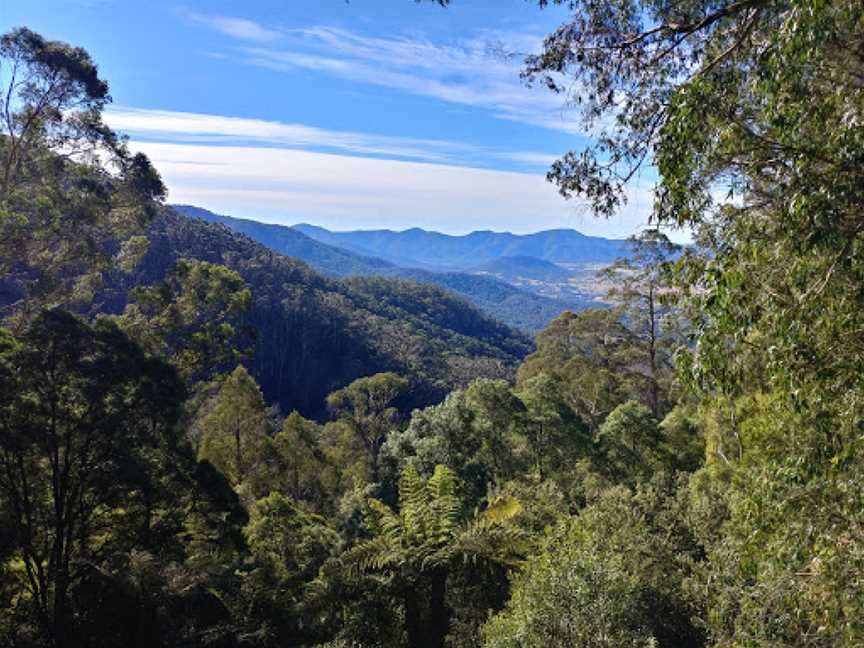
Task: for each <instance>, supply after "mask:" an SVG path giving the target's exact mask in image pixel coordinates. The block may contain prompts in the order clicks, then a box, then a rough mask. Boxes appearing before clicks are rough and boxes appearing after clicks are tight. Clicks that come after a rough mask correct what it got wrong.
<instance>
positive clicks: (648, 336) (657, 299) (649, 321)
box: [600, 229, 682, 417]
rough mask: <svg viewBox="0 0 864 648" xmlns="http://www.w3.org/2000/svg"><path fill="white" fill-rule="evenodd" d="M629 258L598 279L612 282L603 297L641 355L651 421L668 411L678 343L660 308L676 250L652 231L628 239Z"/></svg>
mask: <svg viewBox="0 0 864 648" xmlns="http://www.w3.org/2000/svg"><path fill="white" fill-rule="evenodd" d="M629 243H630V247H631V250H630V254H628V255H627V256H624V257H620V258H618V259H616V260H615V263H613V264H612V265H611V266H609V267H607V268H604V269H603V270H602V271H601V272H600V276H601V277H604V278H606V279H608V280H610V281H611V282H612V286H611V287H610V289H609V291H608V293H607V297H609V298H611V299H612V300H614V301H615V302H616V303H617V304H618V305H619V309H620V312H621V315H622V317H623V322H624V325H625V326H626V327H627V328H628V329H629V330H630V331H632V333H633V338H634V341H635V342H636V344H637V345H638V346H640V347H641V348H642V349H643V350H644V362H645V365H646V369H645V371H646V373H647V378H648V406H649V407H650V408H651V413H652V414H653V415H654V416H655V417H660V416H662V415H663V414H665V411H667V410H668V408H669V405H668V403H667V402H665V401H667V400H668V397H669V390H670V385H669V383H670V381H671V371H672V368H673V359H672V356H673V353H674V351H675V347H676V345H680V344H681V342H682V340H681V337H680V336H679V335H676V333H677V331H676V330H675V326H674V325H675V322H674V321H673V318H674V316H675V314H674V313H670V312H669V307H668V306H666V305H665V304H664V297H665V298H666V299H665V300H666V301H667V302H668V301H669V293H670V292H672V288H671V277H670V276H669V275H670V273H669V271H668V270H669V265H670V264H671V262H672V261H674V260H675V259H676V257H677V256H678V255H679V254H680V252H681V248H680V246H678V245H675V244H674V243H672V242H671V241H670V240H669V239H668V238H667V237H666V235H665V234H663V233H662V232H660V231H659V230H656V229H647V230H643V231H642V232H641V233H639V234H637V235H635V236H632V237H631V238H630V239H629Z"/></svg>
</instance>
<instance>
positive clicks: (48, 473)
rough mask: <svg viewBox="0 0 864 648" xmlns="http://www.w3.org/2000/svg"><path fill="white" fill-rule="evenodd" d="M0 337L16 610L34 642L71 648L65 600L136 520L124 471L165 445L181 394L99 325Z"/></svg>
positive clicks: (71, 324) (61, 316)
mask: <svg viewBox="0 0 864 648" xmlns="http://www.w3.org/2000/svg"><path fill="white" fill-rule="evenodd" d="M0 339H2V347H3V348H2V350H0V352H2V359H0V381H2V383H3V384H2V388H0V432H2V433H0V505H2V507H3V510H4V513H5V514H6V515H8V516H9V518H10V519H11V520H12V524H13V529H14V547H15V556H16V559H17V560H18V561H20V564H21V570H20V574H19V577H20V578H21V579H22V581H23V582H22V584H21V586H20V587H21V590H23V591H26V592H27V595H26V597H25V598H24V599H23V600H22V604H23V605H28V603H29V605H31V606H32V608H33V610H34V613H35V618H36V619H37V620H38V625H39V627H40V629H41V633H42V638H43V639H44V640H45V641H46V642H48V643H49V644H50V645H53V646H65V645H76V644H75V642H76V630H75V626H74V621H73V620H74V614H73V606H72V601H71V600H70V590H71V589H72V588H73V587H75V586H76V585H77V584H79V583H80V581H81V579H82V578H83V577H84V575H85V574H86V573H88V571H89V570H90V569H91V565H98V564H100V562H102V561H103V560H105V559H106V558H107V557H108V556H110V555H112V552H114V551H117V550H119V549H120V548H122V544H118V541H119V540H121V539H122V535H120V534H118V535H114V534H112V529H113V528H115V527H116V526H118V525H121V524H124V515H129V516H131V515H133V513H132V511H136V510H140V509H139V508H138V507H137V505H136V499H137V493H138V490H137V489H138V486H139V481H138V479H137V472H138V471H137V470H136V469H135V468H134V467H135V466H136V465H138V464H139V463H140V461H141V457H142V453H143V452H144V451H145V450H146V449H147V448H149V447H154V446H158V445H160V444H170V443H171V441H170V436H171V431H172V427H173V424H174V423H175V422H176V420H177V418H178V416H179V411H180V410H179V408H180V403H181V402H182V398H183V386H182V383H181V382H180V381H179V380H178V378H177V376H176V374H175V372H174V371H173V369H171V368H170V367H169V366H168V365H166V364H165V363H164V362H162V361H161V360H157V359H151V358H148V357H147V356H146V355H145V354H144V353H143V352H142V351H141V350H140V348H138V347H137V346H136V345H135V344H134V343H132V342H131V341H130V340H129V339H128V338H127V337H126V336H125V335H124V334H123V333H122V332H120V331H119V330H118V329H117V327H116V326H112V325H111V324H109V323H107V322H101V323H99V324H98V325H97V326H96V327H91V326H89V325H88V324H86V323H85V322H83V321H82V320H80V319H78V318H76V317H74V316H72V315H70V314H67V313H65V312H62V311H45V312H43V313H42V314H41V315H40V316H39V317H37V318H36V319H35V320H33V322H32V323H31V325H30V326H29V327H28V329H27V330H26V331H25V332H24V333H23V334H22V335H21V336H20V337H19V338H18V339H17V340H15V339H13V338H12V337H11V336H10V335H9V334H8V333H5V332H4V333H3V334H2V335H0ZM25 601H26V602H25Z"/></svg>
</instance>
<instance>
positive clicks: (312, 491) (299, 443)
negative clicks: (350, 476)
mask: <svg viewBox="0 0 864 648" xmlns="http://www.w3.org/2000/svg"><path fill="white" fill-rule="evenodd" d="M321 437H322V429H321V426H320V425H318V424H317V423H315V422H314V421H309V420H307V419H305V418H303V417H302V416H300V414H298V413H297V412H291V414H290V415H289V416H288V417H287V418H286V419H285V420H284V421H283V423H282V429H281V430H280V431H279V433H278V434H277V435H276V436H275V437H274V438H273V444H272V446H273V452H274V454H275V462H276V466H275V469H274V477H273V479H274V482H275V484H278V485H279V487H280V490H281V491H282V492H284V493H286V494H288V495H289V496H290V497H291V498H292V499H293V500H295V501H298V502H300V501H303V502H308V503H309V504H311V505H312V506H314V507H315V510H318V511H321V510H322V509H323V507H324V505H325V502H326V501H327V499H328V497H329V496H330V495H332V494H331V493H329V492H328V490H327V485H328V484H327V476H328V473H329V472H331V471H332V470H333V467H332V466H331V465H330V464H329V462H328V461H327V456H326V455H325V452H324V449H323V448H322V447H321ZM275 484H274V485H275Z"/></svg>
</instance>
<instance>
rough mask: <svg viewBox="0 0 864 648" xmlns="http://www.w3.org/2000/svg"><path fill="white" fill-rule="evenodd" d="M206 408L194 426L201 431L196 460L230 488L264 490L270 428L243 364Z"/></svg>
mask: <svg viewBox="0 0 864 648" xmlns="http://www.w3.org/2000/svg"><path fill="white" fill-rule="evenodd" d="M206 409H207V412H206V413H204V414H203V417H202V419H201V421H200V422H199V423H198V424H197V425H198V426H199V427H200V428H201V429H202V430H203V436H202V438H201V446H200V448H199V449H198V458H199V459H206V460H207V461H209V462H210V463H211V464H213V465H214V466H215V467H216V468H218V469H219V470H220V471H221V472H222V473H223V474H224V475H225V476H226V477H227V478H228V481H229V482H230V483H231V485H232V486H234V487H236V488H239V487H241V486H246V487H247V488H248V489H251V494H253V495H258V494H260V493H261V492H262V489H265V488H266V487H265V486H264V484H263V481H262V480H263V479H264V478H265V475H266V471H265V465H264V461H265V458H266V457H267V455H268V450H269V441H270V425H269V420H268V417H267V408H266V406H265V404H264V397H263V396H262V394H261V390H260V389H259V388H258V385H257V384H256V383H255V379H254V378H252V376H250V375H249V372H248V371H246V368H245V367H243V365H238V366H237V368H236V369H234V371H232V372H231V375H230V376H228V378H227V379H226V380H225V382H223V383H222V386H221V387H220V388H219V393H218V394H217V395H216V397H215V399H214V402H213V403H212V404H211V406H210V407H207V408H206Z"/></svg>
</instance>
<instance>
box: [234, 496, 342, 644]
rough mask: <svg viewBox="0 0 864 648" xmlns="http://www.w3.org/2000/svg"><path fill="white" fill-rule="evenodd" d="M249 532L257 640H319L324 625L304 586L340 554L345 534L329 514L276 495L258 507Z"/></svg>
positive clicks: (248, 583)
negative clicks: (311, 609)
mask: <svg viewBox="0 0 864 648" xmlns="http://www.w3.org/2000/svg"><path fill="white" fill-rule="evenodd" d="M244 535H245V537H246V541H247V542H248V544H249V552H250V554H251V557H252V559H253V560H254V568H253V569H252V570H251V571H250V572H249V573H248V574H246V575H245V577H244V583H243V589H244V595H245V596H246V598H247V599H248V600H249V601H250V606H251V607H252V609H251V610H250V611H249V613H248V614H249V617H250V618H249V619H248V622H249V623H250V624H256V625H255V626H254V627H253V628H251V632H252V634H253V635H254V636H255V637H256V643H258V644H259V645H260V644H261V643H262V642H264V643H268V644H269V643H270V641H269V640H271V639H272V640H273V641H272V644H273V645H285V644H286V642H287V643H289V644H291V645H296V644H298V643H300V642H304V643H307V642H309V641H310V640H311V639H314V638H315V632H316V631H318V630H319V629H318V628H316V627H315V624H314V621H313V619H310V618H309V615H308V614H307V611H306V610H305V609H304V595H305V591H304V590H305V588H306V586H307V585H308V584H310V583H311V582H312V581H313V580H315V578H316V577H317V576H318V570H319V569H320V567H321V566H322V565H323V564H324V563H325V561H326V560H328V559H329V558H331V557H333V556H335V555H337V554H338V552H339V550H340V549H341V545H342V539H341V537H340V536H339V534H338V533H337V532H336V531H335V530H333V529H332V528H331V527H330V526H329V524H328V523H327V521H326V520H325V519H324V518H321V517H319V516H316V515H312V514H309V513H307V512H306V511H304V510H303V509H302V508H300V507H299V506H298V505H297V504H296V503H295V502H294V501H293V500H292V499H290V498H289V497H286V496H285V495H282V494H281V493H271V494H270V495H268V496H267V497H265V498H262V499H260V500H258V501H257V502H255V503H254V504H253V505H252V508H251V511H250V516H249V524H248V525H247V526H246V528H245V529H244Z"/></svg>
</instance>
